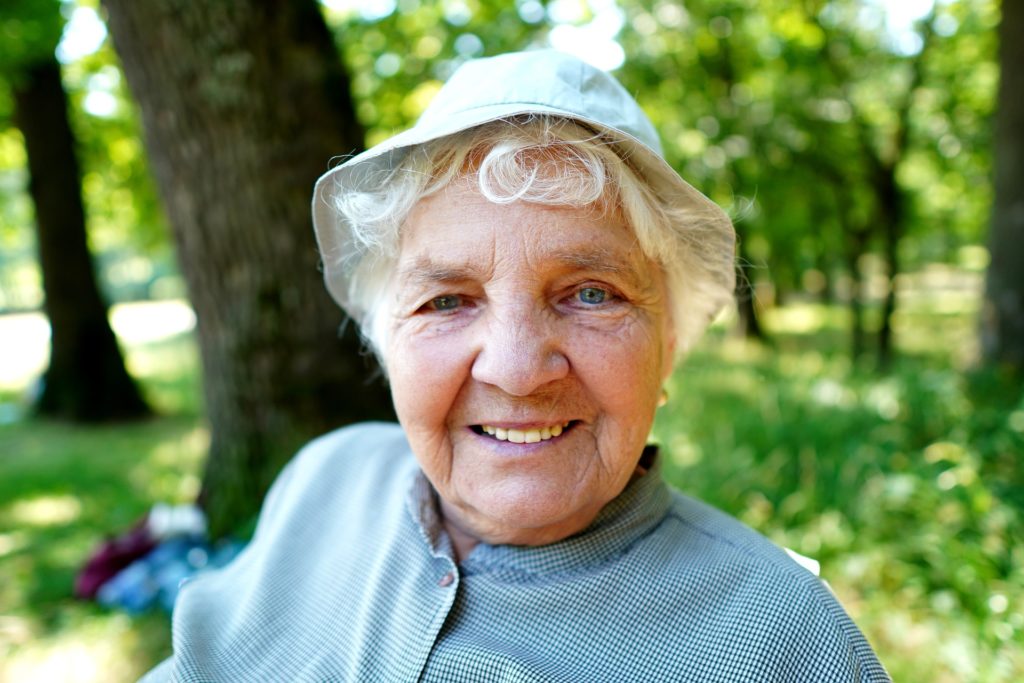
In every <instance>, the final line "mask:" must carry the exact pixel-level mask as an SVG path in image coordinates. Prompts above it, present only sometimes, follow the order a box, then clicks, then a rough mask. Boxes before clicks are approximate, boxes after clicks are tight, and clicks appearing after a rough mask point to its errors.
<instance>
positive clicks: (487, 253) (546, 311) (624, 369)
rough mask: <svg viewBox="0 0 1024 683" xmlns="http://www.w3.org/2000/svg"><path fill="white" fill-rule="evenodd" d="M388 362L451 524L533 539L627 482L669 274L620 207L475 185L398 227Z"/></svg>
mask: <svg viewBox="0 0 1024 683" xmlns="http://www.w3.org/2000/svg"><path fill="white" fill-rule="evenodd" d="M396 273H397V274H396V277H395V281H394V283H393V284H392V290H391V291H392V296H394V300H395V305H394V307H393V309H392V310H393V311H395V320H394V321H393V325H394V327H393V329H392V331H391V335H390V337H389V343H388V348H387V350H386V359H387V365H388V370H389V375H390V379H391V386H392V393H393V395H394V400H395V407H396V410H397V412H398V418H399V421H400V422H401V423H402V426H403V428H404V430H405V433H406V435H407V436H408V439H409V443H410V444H411V446H412V450H413V453H414V454H415V456H416V458H417V459H418V461H419V463H420V465H421V467H422V468H423V470H424V472H425V473H426V475H427V477H428V478H429V479H430V481H431V483H432V484H433V485H434V487H435V488H436V489H437V492H438V493H439V494H440V497H441V504H442V512H443V515H444V517H445V521H446V523H448V524H450V525H453V526H454V527H455V528H456V529H457V530H458V531H460V532H462V533H465V534H469V535H470V536H472V537H474V538H477V539H480V540H484V541H487V542H489V543H513V544H519V545H538V544H543V543H550V542H553V541H556V540H559V539H561V538H564V537H566V536H569V535H571V534H573V533H575V532H577V531H580V530H582V529H583V528H584V527H586V526H587V525H588V524H589V523H590V521H591V520H593V518H594V516H595V515H596V514H597V512H598V511H599V510H600V509H601V508H602V507H603V506H604V505H605V504H606V503H608V502H609V501H610V500H612V499H613V498H614V497H615V496H617V495H618V494H619V493H620V492H621V491H622V489H623V488H624V487H625V486H626V484H627V483H628V482H629V479H630V477H631V476H632V475H633V474H634V472H635V469H636V466H637V461H638V459H639V457H640V453H641V451H642V450H643V447H644V444H645V441H646V438H647V435H648V432H649V430H650V426H651V421H652V419H653V416H654V411H655V408H656V405H657V400H658V396H659V394H660V391H661V389H660V387H661V383H662V382H663V380H664V379H665V377H666V376H667V374H668V373H669V371H670V369H671V357H672V342H671V340H670V338H669V324H668V319H667V314H666V311H667V310H668V307H667V302H666V301H665V296H666V294H665V283H664V278H663V275H662V272H661V269H660V268H659V267H658V266H656V265H655V264H654V263H653V262H652V261H650V260H649V259H648V258H646V257H645V256H644V255H643V253H642V252H641V250H640V249H639V247H638V245H637V243H636V239H635V237H634V236H633V233H632V231H631V230H630V229H629V228H628V226H627V225H626V224H625V223H624V221H623V219H622V217H621V216H620V215H619V214H618V213H617V212H612V211H601V210H599V209H573V208H553V207H545V206H540V205H536V204H527V203H521V202H516V203H514V204H504V205H499V204H493V203H491V202H489V201H487V200H486V199H484V198H483V197H482V196H480V194H479V193H478V191H477V190H476V189H475V187H474V186H473V185H471V184H470V183H469V182H468V181H457V182H456V183H453V184H452V185H451V186H449V187H448V188H447V189H446V190H444V191H442V192H439V193H437V194H435V195H433V196H431V197H428V198H426V199H424V200H422V201H421V202H419V203H418V204H417V205H416V207H415V208H414V209H413V211H412V213H411V214H410V216H409V218H408V220H407V222H406V224H405V226H404V228H403V237H402V242H401V249H400V254H399V260H398V268H397V271H396Z"/></svg>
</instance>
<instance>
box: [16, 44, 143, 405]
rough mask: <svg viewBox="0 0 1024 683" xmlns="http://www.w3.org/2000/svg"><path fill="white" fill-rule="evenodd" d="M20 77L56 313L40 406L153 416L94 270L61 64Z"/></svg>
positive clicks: (46, 285)
mask: <svg viewBox="0 0 1024 683" xmlns="http://www.w3.org/2000/svg"><path fill="white" fill-rule="evenodd" d="M20 76H21V80H20V81H19V83H18V85H17V86H16V87H15V89H14V108H15V112H14V116H15V122H16V124H17V126H18V128H20V129H21V133H22V136H23V137H24V138H25V150H26V154H27V156H28V167H29V175H30V178H31V180H30V183H29V193H30V194H31V195H32V201H33V202H34V204H35V208H36V224H37V226H38V237H39V239H38V243H39V244H38V246H39V264H40V269H41V270H42V275H43V291H44V293H45V295H46V303H45V308H46V314H47V316H48V317H49V319H50V365H49V368H47V370H46V374H45V375H44V377H43V391H42V394H41V395H40V397H39V400H38V402H37V404H36V410H37V411H38V413H39V414H42V415H47V416H52V417H60V418H66V419H71V420H77V421H99V420H118V419H128V418H135V417H141V416H144V415H147V414H148V413H149V408H148V407H147V406H146V403H145V401H143V399H142V396H141V394H140V393H139V390H138V388H137V387H136V386H135V383H134V382H133V381H132V378H131V377H130V376H129V375H128V372H127V371H126V370H125V367H124V361H123V359H122V357H121V350H120V348H118V345H117V339H116V338H115V337H114V333H113V332H112V331H111V329H110V323H109V321H108V318H107V306H106V304H105V303H104V301H103V298H102V296H101V295H100V290H99V286H98V285H97V283H96V276H95V273H94V271H93V263H92V258H91V256H90V254H89V247H88V244H87V239H86V233H85V211H84V209H83V206H82V193H81V175H80V173H79V168H78V161H77V159H76V157H75V143H74V137H73V135H72V132H71V126H70V125H69V123H68V103H67V96H66V95H65V93H64V86H63V84H62V83H61V78H60V65H59V64H58V63H57V60H56V59H55V58H53V57H52V52H51V53H50V56H49V59H48V60H46V61H42V62H37V63H35V64H33V65H31V66H29V67H27V68H25V69H24V70H23V71H22V72H21V73H20Z"/></svg>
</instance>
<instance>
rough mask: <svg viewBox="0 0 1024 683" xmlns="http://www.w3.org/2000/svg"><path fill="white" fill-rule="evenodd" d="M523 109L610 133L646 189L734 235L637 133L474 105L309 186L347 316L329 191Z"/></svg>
mask: <svg viewBox="0 0 1024 683" xmlns="http://www.w3.org/2000/svg"><path fill="white" fill-rule="evenodd" d="M527 114H536V115H552V116H558V117H562V118H567V119H572V120H575V121H580V122H582V123H584V124H586V125H587V126H589V127H591V128H593V129H594V130H595V131H598V132H601V133H604V134H607V135H610V136H611V137H612V138H613V139H614V140H615V144H616V148H617V150H618V152H619V154H620V156H622V158H623V159H624V160H626V162H627V163H629V164H630V166H632V167H633V169H634V170H635V171H636V172H637V173H638V174H639V175H640V176H641V178H642V179H643V180H645V181H646V182H647V184H648V186H649V187H650V188H651V190H652V191H653V192H654V193H655V194H656V195H657V196H658V197H659V198H660V199H661V200H662V201H663V202H665V204H666V205H667V206H670V207H682V208H686V209H688V210H691V211H693V212H694V213H695V214H698V215H700V216H701V222H702V224H703V225H704V226H705V227H711V228H712V231H713V232H716V233H720V235H722V236H727V237H728V238H729V239H730V240H733V239H734V237H733V235H734V232H733V228H732V221H730V219H729V217H728V216H727V215H726V214H725V212H724V211H722V209H721V207H719V206H718V205H717V204H715V203H714V202H713V201H711V200H710V199H708V198H707V197H706V196H704V195H703V194H702V193H701V192H700V191H699V190H697V189H696V188H695V187H693V186H692V185H690V184H689V183H687V182H686V181H685V180H683V179H682V178H681V177H680V176H679V174H678V173H676V172H675V170H673V169H672V167H671V166H669V165H668V163H667V162H666V161H665V160H664V159H663V158H662V157H661V156H660V155H659V154H658V153H657V152H655V151H654V150H652V149H651V148H650V147H648V146H647V145H646V144H644V143H643V142H641V141H640V140H638V139H637V138H636V137H634V136H632V135H630V134H629V133H626V132H624V131H622V130H619V129H617V128H611V127H609V126H608V125H607V124H603V123H601V122H599V121H596V120H594V119H591V118H589V117H587V116H585V115H581V114H580V113H578V112H573V111H568V110H566V109H561V108H557V107H551V106H547V105H541V104H532V103H502V104H492V105H487V106H482V107H476V108H473V109H468V110H464V111H460V112H458V113H456V114H453V115H450V116H447V117H445V119H444V120H443V121H432V122H430V123H429V124H428V125H422V122H421V124H420V125H417V126H414V127H412V128H410V129H408V130H406V131H404V132H401V133H399V134H397V135H395V136H393V137H391V138H388V139H387V140H385V141H384V142H382V143H380V144H378V145H375V146H374V147H372V148H371V149H368V150H366V151H365V152H363V153H361V154H359V155H357V156H354V157H352V158H351V159H348V160H347V161H345V162H344V163H342V164H340V165H338V166H337V167H335V168H333V169H331V170H330V171H328V172H326V173H325V174H324V175H322V176H321V177H320V179H319V180H317V183H316V187H315V188H314V192H313V227H314V230H315V232H316V238H317V243H318V245H319V248H320V253H321V255H322V258H323V270H324V282H325V284H326V286H327V291H328V292H329V293H330V294H331V297H332V298H333V299H334V300H335V301H336V302H337V303H338V304H339V305H340V306H341V307H342V308H344V309H345V310H346V311H347V312H348V313H349V314H350V315H351V316H353V317H354V318H356V319H357V320H358V319H359V316H360V314H361V311H356V310H353V306H352V302H351V301H350V300H349V287H348V284H349V281H350V278H351V274H352V270H353V269H354V267H355V266H356V265H357V264H358V261H359V251H360V250H361V247H360V245H359V244H358V243H357V241H356V240H355V239H354V238H353V235H352V229H351V226H350V225H349V224H348V221H347V220H346V219H345V218H344V216H343V215H341V213H340V212H339V211H338V210H337V209H336V208H335V207H334V205H333V202H332V201H331V197H332V196H333V195H335V194H337V193H339V192H346V191H364V192H365V191H373V190H376V189H377V188H378V187H379V183H380V179H381V178H382V177H384V174H386V173H387V172H388V171H390V170H392V169H394V168H395V167H396V166H398V165H399V164H400V163H401V162H402V160H403V159H404V158H405V156H406V153H407V152H408V150H409V149H410V148H412V147H414V146H416V145H422V144H425V143H428V142H431V141H434V140H437V139H439V138H443V137H446V136H449V135H454V134H456V133H460V132H462V131H465V130H469V129H471V128H475V127H477V126H481V125H483V124H486V123H490V122H492V121H498V120H501V119H507V118H511V117H516V116H523V115H527Z"/></svg>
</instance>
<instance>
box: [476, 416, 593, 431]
mask: <svg viewBox="0 0 1024 683" xmlns="http://www.w3.org/2000/svg"><path fill="white" fill-rule="evenodd" d="M569 422H573V420H571V419H569V420H563V419H558V418H556V419H546V420H531V421H529V422H507V421H503V420H495V421H489V420H484V421H482V422H474V423H473V424H472V425H471V426H473V427H480V426H483V425H487V426H488V427H500V428H501V429H541V428H543V427H553V426H554V425H563V426H564V425H565V424H566V423H569Z"/></svg>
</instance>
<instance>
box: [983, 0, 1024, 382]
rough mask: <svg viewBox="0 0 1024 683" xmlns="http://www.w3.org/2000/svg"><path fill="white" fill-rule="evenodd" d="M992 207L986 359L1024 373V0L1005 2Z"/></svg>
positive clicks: (987, 289) (984, 344) (985, 314)
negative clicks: (1023, 189) (1021, 0)
mask: <svg viewBox="0 0 1024 683" xmlns="http://www.w3.org/2000/svg"><path fill="white" fill-rule="evenodd" d="M1002 6H1003V7H1002V8H1003V18H1002V23H1001V24H1000V27H999V64H1000V69H1001V72H1000V82H999V93H998V95H997V98H998V99H997V111H996V117H995V156H994V164H993V165H994V169H995V200H994V202H993V205H992V218H991V227H990V232H989V239H988V247H989V253H990V254H991V257H992V260H991V263H990V264H989V267H988V274H987V281H986V287H985V302H984V306H983V308H982V316H981V346H982V351H983V353H984V356H985V359H986V360H987V361H989V362H991V363H998V364H1001V365H1005V366H1008V367H1010V368H1012V369H1013V370H1016V371H1017V372H1021V371H1024V194H1022V193H1021V188H1022V187H1024V98H1022V97H1021V93H1022V92H1024V41H1022V40H1021V36H1022V35H1024V3H1022V2H1019V1H1018V0H1004V1H1003V3H1002Z"/></svg>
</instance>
